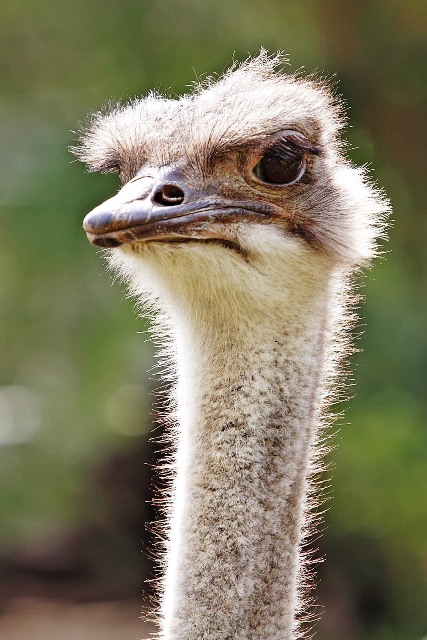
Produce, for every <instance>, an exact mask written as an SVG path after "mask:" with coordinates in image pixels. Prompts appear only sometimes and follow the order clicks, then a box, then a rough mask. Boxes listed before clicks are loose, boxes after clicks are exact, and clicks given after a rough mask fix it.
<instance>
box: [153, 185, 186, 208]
mask: <svg viewBox="0 0 427 640" xmlns="http://www.w3.org/2000/svg"><path fill="white" fill-rule="evenodd" d="M184 195H185V194H184V192H183V190H182V189H180V188H179V187H177V186H176V185H174V184H165V185H163V186H162V187H160V189H158V190H157V191H156V193H155V194H154V198H153V200H154V202H157V204H162V205H164V206H166V207H173V206H176V205H177V204H182V202H184Z"/></svg>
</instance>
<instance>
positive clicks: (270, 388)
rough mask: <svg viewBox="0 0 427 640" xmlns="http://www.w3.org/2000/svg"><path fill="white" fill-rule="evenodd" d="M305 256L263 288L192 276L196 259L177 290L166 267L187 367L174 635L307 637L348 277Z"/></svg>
mask: <svg viewBox="0 0 427 640" xmlns="http://www.w3.org/2000/svg"><path fill="white" fill-rule="evenodd" d="M299 264H300V265H301V266H300V269H301V273H299V274H298V273H295V266H294V265H293V266H294V268H293V270H292V277H291V276H290V275H289V273H287V272H286V271H285V272H283V271H282V275H281V277H280V280H276V282H272V278H273V273H276V272H277V266H278V265H273V266H272V270H271V273H270V274H269V275H270V276H271V277H270V279H269V280H267V279H264V285H265V286H264V288H263V290H262V287H261V286H260V285H257V286H255V283H254V282H252V283H251V286H249V287H244V286H242V285H241V287H243V288H242V291H241V292H239V289H238V288H237V289H236V281H233V282H231V284H230V286H228V284H227V282H224V281H223V280H220V279H217V280H215V281H214V282H213V281H212V278H211V279H209V281H205V283H204V286H203V287H201V286H200V281H198V282H197V283H195V282H194V281H193V282H191V283H190V282H189V276H188V270H187V271H186V270H185V266H184V267H183V273H186V276H185V277H184V276H183V277H180V273H179V268H178V270H176V271H175V278H174V282H173V286H172V285H170V282H169V280H168V279H167V278H166V279H165V278H164V277H163V275H162V274H161V270H159V268H158V263H156V265H155V267H156V268H155V269H154V273H155V276H153V281H155V285H154V284H152V285H151V288H152V289H155V290H156V295H157V296H159V297H160V298H161V300H162V303H163V307H164V308H165V307H166V310H167V314H168V316H169V319H170V326H171V330H172V332H173V345H174V348H173V351H174V355H175V360H176V366H177V384H176V411H177V422H176V427H175V433H174V442H173V446H174V449H175V450H176V455H175V477H174V482H173V487H172V490H171V503H170V512H169V516H168V530H167V543H166V546H167V551H166V571H165V576H164V581H163V590H162V598H161V626H162V631H161V637H162V638H163V639H164V640H182V639H183V638H185V640H202V639H203V640H232V639H233V640H261V638H265V637H268V638H269V639H270V640H290V639H291V638H295V637H297V635H298V631H297V626H298V623H297V621H296V612H297V611H298V610H299V609H301V602H300V583H301V566H300V564H301V563H300V545H301V539H302V532H303V530H304V522H305V517H304V513H305V510H306V500H307V488H308V475H309V472H310V467H311V465H312V461H313V450H314V445H315V443H316V440H317V435H318V434H317V432H318V425H319V422H320V413H321V405H322V404H323V399H324V395H325V378H326V377H327V376H328V370H329V369H330V364H331V363H330V362H329V361H328V357H327V355H326V354H327V353H329V352H330V349H329V347H330V342H331V339H332V338H331V336H332V334H333V330H332V328H331V324H332V322H334V321H333V320H332V315H333V313H332V311H333V310H334V313H335V311H336V307H335V306H334V307H332V304H333V298H334V295H333V291H332V290H334V291H335V290H336V286H335V285H336V281H337V280H336V277H334V276H333V275H332V269H331V268H330V266H327V265H326V263H325V264H320V265H319V264H318V265H317V268H316V269H313V265H312V264H311V265H310V264H309V261H307V260H305V261H304V260H302V261H299ZM258 266H259V265H258ZM281 266H282V267H283V266H284V265H281ZM285 266H286V265H285ZM146 267H147V272H146V273H148V272H149V270H150V269H149V268H150V257H148V258H147V257H146ZM193 271H194V270H193ZM267 271H268V269H267ZM260 272H262V269H261V267H259V269H258V271H257V273H258V274H259V273H260ZM159 273H160V276H159ZM313 274H314V275H313ZM263 275H265V274H263ZM257 277H258V276H257ZM195 278H196V279H197V278H199V280H200V277H199V276H197V277H196V276H195ZM273 279H274V278H273ZM190 280H191V278H190ZM237 280H238V281H239V282H241V280H240V278H238V279H237ZM267 283H268V284H267ZM334 283H335V285H334ZM296 284H297V285H298V286H295V285H296ZM269 285H271V287H270V288H269ZM145 286H146V285H145ZM254 289H255V291H256V293H257V295H252V294H251V293H249V292H252V291H253V290H254ZM261 290H262V292H261ZM194 291H197V292H198V293H197V295H195V294H194ZM165 301H166V303H165ZM184 301H185V304H184Z"/></svg>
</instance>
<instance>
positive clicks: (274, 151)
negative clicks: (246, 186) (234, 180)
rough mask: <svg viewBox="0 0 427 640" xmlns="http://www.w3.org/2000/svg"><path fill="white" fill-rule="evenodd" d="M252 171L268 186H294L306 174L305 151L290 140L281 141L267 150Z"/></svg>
mask: <svg viewBox="0 0 427 640" xmlns="http://www.w3.org/2000/svg"><path fill="white" fill-rule="evenodd" d="M252 171H253V174H254V176H255V177H256V178H258V180H261V181H262V182H265V183H267V184H277V185H287V184H293V183H294V182H297V180H299V179H300V178H301V177H302V175H303V174H304V171H305V154H304V151H303V149H300V148H299V147H297V145H295V144H294V143H293V142H291V141H290V140H284V141H281V142H279V143H278V144H276V145H275V146H274V147H270V149H267V151H266V152H265V153H264V155H263V157H262V158H261V160H260V161H259V162H258V164H257V165H256V166H255V167H254V168H253V170H252Z"/></svg>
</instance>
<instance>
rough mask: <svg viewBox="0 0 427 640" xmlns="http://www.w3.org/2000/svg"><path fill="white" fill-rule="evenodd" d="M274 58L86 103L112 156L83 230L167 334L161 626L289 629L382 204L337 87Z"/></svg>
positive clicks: (282, 634) (101, 161)
mask: <svg viewBox="0 0 427 640" xmlns="http://www.w3.org/2000/svg"><path fill="white" fill-rule="evenodd" d="M280 61H281V60H280V56H269V55H268V54H267V53H266V52H265V51H262V52H261V53H260V55H258V56H257V57H255V58H250V59H248V60H246V61H245V62H244V63H242V64H240V65H233V67H232V68H230V69H229V70H228V71H227V72H226V73H225V74H224V75H223V76H222V77H220V78H219V79H217V80H215V79H212V78H208V79H207V80H206V81H205V82H203V83H202V84H200V85H197V86H196V87H195V88H194V90H193V92H192V93H190V94H188V95H184V96H182V97H180V98H179V99H169V98H165V97H163V96H161V95H157V94H149V95H148V96H147V97H145V98H142V99H136V100H133V101H131V102H129V103H127V104H125V105H116V106H113V107H110V108H109V110H107V111H106V112H105V111H104V112H99V113H96V114H94V115H93V116H92V117H91V118H90V121H89V124H88V126H87V128H86V129H85V131H84V133H83V134H82V139H81V144H80V146H79V147H78V148H77V149H75V153H76V154H77V155H78V157H79V158H80V159H82V160H83V161H84V162H86V164H87V166H88V168H89V170H90V171H103V172H109V171H117V172H119V174H120V178H121V181H122V184H123V186H122V188H121V190H120V191H119V192H118V193H117V194H116V195H114V196H113V197H112V198H110V199H109V200H107V201H106V202H105V203H103V204H101V205H100V206H98V207H96V208H95V209H94V210H93V211H91V212H90V213H89V214H88V215H87V216H86V218H85V220H84V229H85V231H86V234H87V236H88V238H89V240H90V242H92V243H93V244H94V245H96V246H98V247H104V248H106V249H107V251H106V254H107V258H108V261H109V263H110V265H111V267H112V268H113V269H114V270H116V271H118V272H119V273H120V275H121V276H122V277H123V278H124V279H125V281H127V283H128V284H129V286H130V288H131V291H132V293H133V294H135V295H136V296H138V297H139V299H141V300H143V301H144V302H145V303H147V302H148V304H149V305H150V308H151V309H153V308H154V309H155V310H156V316H155V318H156V323H157V325H158V327H159V328H160V332H161V333H162V335H164V334H165V333H166V334H167V335H169V336H170V339H169V341H168V342H167V346H166V350H167V351H166V354H167V358H168V361H169V365H168V366H169V369H170V373H172V376H173V378H174V380H175V386H174V391H173V393H172V415H173V420H171V423H172V426H171V428H170V438H171V442H172V446H173V456H172V458H173V460H172V465H171V466H172V476H173V479H172V482H171V487H170V492H169V495H168V506H167V517H166V527H165V531H164V538H165V540H164V546H165V551H164V553H163V554H162V561H163V564H164V570H163V577H162V579H161V587H160V596H159V600H160V603H159V611H160V613H159V621H160V628H161V631H160V637H161V638H162V639H164V640H202V639H203V640H231V639H233V640H261V638H269V640H279V639H280V640H290V639H293V638H297V637H301V635H302V633H303V631H302V624H301V620H302V619H304V615H305V613H306V612H307V610H308V608H309V605H308V600H307V598H306V597H305V596H304V594H305V593H306V588H305V587H304V585H305V583H306V582H307V580H306V574H307V570H306V564H307V563H304V557H305V555H306V554H305V552H303V551H302V550H301V549H302V544H303V541H304V540H305V538H306V535H307V531H308V530H309V529H310V527H309V526H308V523H309V521H310V519H311V518H310V505H311V501H310V499H309V496H310V495H311V493H312V490H313V482H311V481H310V479H311V478H312V477H313V474H314V473H315V472H316V470H318V469H319V464H320V463H319V460H320V454H321V453H322V449H323V448H324V447H323V445H322V437H321V434H322V428H323V427H324V425H325V424H326V423H327V422H328V417H327V412H326V409H327V407H328V405H329V404H330V401H331V398H334V397H336V390H337V389H339V388H340V384H339V379H340V375H339V371H340V370H341V369H342V366H340V363H341V361H342V358H343V356H345V355H346V354H347V353H348V352H349V349H350V346H349V338H348V327H349V325H350V324H351V322H352V318H353V315H354V314H353V312H352V308H353V306H354V304H353V303H354V300H355V295H354V278H353V275H354V274H355V273H356V272H358V271H359V270H360V269H361V268H362V267H364V266H366V265H367V264H368V263H369V262H370V260H371V258H372V257H373V256H374V255H375V254H376V253H377V246H376V244H377V239H378V237H379V236H381V235H382V234H383V233H384V228H385V214H386V212H387V210H388V205H387V202H386V201H385V198H384V197H383V195H382V194H381V193H380V192H379V191H378V190H377V189H376V188H375V187H374V186H373V185H372V184H370V183H369V182H368V180H367V178H366V175H365V172H364V171H363V170H361V169H358V168H355V167H354V166H352V165H351V164H350V163H349V162H348V161H347V160H346V159H345V158H344V156H343V149H342V147H343V145H342V143H341V142H340V141H339V139H338V133H339V130H340V129H341V128H342V126H343V122H344V117H343V113H342V106H341V104H340V102H339V101H338V100H337V99H336V98H335V97H333V95H332V94H331V92H330V90H329V89H328V87H327V86H325V85H324V83H322V82H320V81H318V80H315V79H313V78H309V79H304V78H301V77H299V76H296V75H291V74H289V75H286V74H283V73H282V72H281V71H280V69H279V70H278V69H277V66H278V64H279V63H280ZM170 362H172V364H170Z"/></svg>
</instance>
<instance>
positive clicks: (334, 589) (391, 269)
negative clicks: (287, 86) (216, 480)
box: [0, 0, 427, 640]
mask: <svg viewBox="0 0 427 640" xmlns="http://www.w3.org/2000/svg"><path fill="white" fill-rule="evenodd" d="M260 46H264V47H267V48H268V49H270V50H271V51H276V50H279V49H280V50H284V51H285V52H287V53H289V55H290V69H291V70H293V69H298V68H301V67H304V68H305V69H307V70H308V71H311V70H313V69H315V70H318V71H319V72H320V73H322V75H326V76H328V77H331V78H332V79H333V80H334V81H335V80H337V90H338V92H339V93H342V94H343V95H344V96H345V99H346V101H347V102H348V104H349V105H351V110H350V112H349V115H350V120H351V125H352V126H351V128H348V130H347V132H346V136H347V138H348V139H349V142H350V156H351V157H352V158H353V159H354V160H355V161H356V162H358V163H361V164H363V163H368V164H369V165H372V167H374V168H375V173H374V176H375V178H376V179H377V180H378V182H379V184H381V185H382V186H384V188H385V190H386V192H387V193H388V195H389V197H390V198H391V200H392V203H393V206H394V220H395V225H394V227H393V228H392V229H391V233H390V242H389V244H388V245H387V247H386V250H387V251H390V250H391V253H389V254H388V255H387V260H385V261H380V262H379V263H377V265H376V266H375V268H374V270H373V271H371V272H369V273H368V275H367V278H366V290H365V292H366V303H365V304H364V305H363V311H362V314H363V321H362V322H361V329H362V330H363V334H362V336H361V338H360V341H359V345H360V346H361V347H362V348H363V353H360V354H358V355H357V357H356V358H355V363H354V372H355V379H356V383H357V396H356V397H355V398H354V399H353V400H352V402H351V403H350V405H349V408H348V410H347V413H346V419H345V422H346V423H347V421H348V422H350V423H351V427H350V426H347V424H345V425H342V427H341V431H340V434H339V436H338V438H337V442H338V443H339V447H338V448H337V449H336V451H334V453H333V459H334V461H335V467H336V468H335V472H334V480H333V494H334V500H333V501H332V502H331V503H330V511H329V513H328V515H327V525H328V528H327V530H326V532H325V534H324V541H323V542H322V543H321V544H322V545H324V546H325V548H326V549H327V555H328V562H327V563H326V564H325V568H324V569H322V585H321V589H320V594H321V599H322V602H325V603H326V605H327V609H326V614H325V616H324V620H323V622H322V625H321V626H319V638H321V637H325V638H328V639H329V640H333V639H335V638H336V639H338V638H343V637H346V638H349V639H350V638H352V639H354V640H382V639H385V638H387V640H412V639H414V640H417V639H418V640H421V638H422V637H423V636H424V635H426V634H427V542H426V540H427V537H426V532H427V455H426V451H427V432H426V427H425V425H426V415H427V395H426V393H425V384H426V383H425V379H426V370H427V342H426V340H425V318H426V313H427V295H426V293H427V292H426V273H427V271H426V267H427V252H426V251H425V249H424V245H425V237H426V232H427V217H426V216H425V215H424V212H425V209H426V203H427V189H426V187H427V180H426V178H425V174H426V168H427V166H426V156H425V148H426V142H427V140H426V138H427V127H426V118H425V103H426V97H427V5H426V4H425V2H423V0H407V1H406V2H405V3H397V2H390V1H389V0H359V1H358V2H349V1H343V0H323V2H318V1H316V0H298V1H297V0H289V1H286V2H283V0H264V2H263V3H259V2H254V1H253V0H235V1H234V2H232V3H226V2H224V1H223V0H217V1H216V2H212V3H209V2H200V1H196V0H178V1H177V2H168V1H166V0H122V2H120V3H119V2H113V0H103V1H102V2H101V1H95V0H94V1H92V2H83V1H82V0H74V2H72V3H69V2H64V1H63V0H56V1H53V0H44V1H43V2H41V1H40V0H39V1H37V0H25V1H24V0H15V1H14V2H13V3H11V2H1V3H0V87H1V95H0V132H1V135H0V140H1V144H2V147H3V148H2V153H1V155H0V207H1V215H2V223H1V229H2V248H1V251H0V268H1V271H2V274H3V276H2V278H1V281H0V301H1V305H0V314H1V324H0V342H1V348H2V358H1V362H0V384H1V385H2V386H1V387H0V443H1V444H2V446H1V448H0V458H1V465H0V502H1V520H2V526H1V528H0V541H1V545H2V548H3V549H4V550H6V551H7V553H8V554H9V556H11V555H12V556H13V555H14V554H15V556H16V555H19V552H20V550H21V549H22V548H24V547H25V546H26V545H28V541H29V540H32V541H33V544H36V543H37V541H38V540H40V541H42V540H43V539H45V537H46V534H47V532H49V531H50V532H51V531H52V530H56V529H57V528H65V529H70V530H72V529H73V528H78V527H89V528H90V527H91V526H94V524H96V523H97V524H98V526H99V527H100V526H101V524H102V522H104V520H105V517H106V516H105V491H104V490H103V489H102V486H101V485H102V483H101V484H100V483H99V482H98V483H97V482H95V481H94V480H93V478H94V476H96V473H97V471H96V470H99V469H103V468H104V469H105V468H108V463H107V462H106V461H108V460H110V461H111V460H112V459H113V460H114V459H115V458H114V456H117V455H118V454H117V452H123V451H127V450H130V451H131V450H133V449H134V450H140V449H142V450H144V447H145V450H146V451H148V449H147V447H148V445H145V444H144V443H146V442H147V439H148V437H149V434H150V430H151V428H152V427H151V420H152V410H151V409H150V405H151V396H150V391H151V389H152V387H153V386H155V382H153V381H152V380H151V379H150V378H149V376H148V375H147V373H146V371H147V369H149V368H150V367H151V366H152V363H153V361H152V347H151V345H150V343H149V342H147V340H146V339H145V337H144V336H141V335H139V332H141V331H144V330H145V329H146V328H147V324H146V321H145V320H144V319H139V320H138V319H137V317H136V314H135V313H134V311H133V306H132V302H130V301H128V300H126V299H123V298H124V292H123V290H122V288H121V287H120V285H118V284H115V285H114V286H113V287H111V282H110V279H109V276H108V275H107V274H106V273H105V270H104V265H103V264H102V261H101V260H100V258H99V255H96V252H95V251H94V250H93V247H90V246H89V244H88V243H87V241H86V239H85V237H84V234H83V233H82V231H81V220H82V217H83V215H84V214H85V212H86V211H88V210H90V209H91V208H92V207H93V206H94V205H95V204H96V203H98V202H101V201H102V199H103V198H104V197H106V196H107V195H108V194H110V193H111V192H112V191H114V189H115V188H116V186H117V184H116V179H115V177H114V176H113V177H112V176H88V175H86V174H85V173H84V171H83V168H82V167H81V166H79V165H78V164H77V163H73V161H72V159H71V157H70V155H69V154H68V152H67V147H68V146H69V145H70V144H72V143H73V141H74V139H75V134H73V133H72V131H73V130H76V128H77V127H78V126H79V124H78V123H79V122H80V121H82V120H83V119H84V118H85V115H86V113H87V112H88V111H90V110H93V109H96V108H98V107H99V106H101V105H102V104H103V103H105V102H106V101H107V100H109V99H113V100H117V99H121V98H122V99H125V98H127V97H129V96H134V95H140V94H143V93H144V92H146V91H148V90H149V89H151V88H153V87H155V88H158V89H160V90H167V91H171V92H172V93H179V92H182V91H185V90H186V87H187V86H188V85H189V84H190V83H192V82H193V81H194V80H195V79H196V78H198V77H200V76H201V75H204V74H206V73H214V72H220V71H221V70H223V69H224V68H226V66H227V64H228V63H229V62H230V60H231V59H232V58H233V57H234V58H236V59H243V58H245V57H246V56H247V55H248V53H256V52H257V51H258V50H259V48H260ZM365 325H366V328H365ZM150 451H151V450H150ZM150 455H151V453H150ZM149 457H150V456H149V455H148V454H147V458H146V459H147V460H148V459H149ZM143 459H144V455H143V454H142V455H141V465H142V464H143V462H142V460H143ZM125 466H126V465H125ZM91 478H92V480H91ZM107 485H108V483H107ZM108 487H109V488H108V492H111V491H110V490H112V489H111V486H110V485H108ZM115 513H116V515H117V514H119V515H120V512H119V511H116V512H115ZM100 523H101V524H100ZM329 524H330V527H329ZM118 531H119V530H118ZM120 531H121V530H120ZM123 537H124V534H123V535H122V534H121V535H120V536H119V535H116V538H114V536H112V537H111V540H113V538H114V540H113V542H111V540H110V542H109V543H108V541H107V542H105V543H104V544H105V549H104V551H105V554H104V556H105V557H101V556H102V553H101V552H99V551H98V557H97V558H96V559H95V560H93V563H94V564H96V563H98V564H100V565H102V563H103V562H104V564H105V565H106V566H108V567H110V566H111V563H109V560H108V558H110V560H111V556H112V555H114V553H118V555H119V556H120V553H119V551H117V544H118V543H117V539H118V538H123ZM114 545H116V546H114ZM119 546H120V545H119ZM102 548H104V547H102ZM6 551H5V552H4V553H6ZM95 555H96V554H95ZM125 555H126V554H125ZM120 557H122V556H120ZM126 557H127V556H126ZM122 562H125V560H123V559H122ZM128 562H129V563H131V560H130V558H129V559H128ZM328 567H329V568H328ZM109 570H110V569H109ZM122 570H123V569H122ZM98 571H99V573H100V575H104V577H105V575H108V572H107V570H106V569H105V568H104V569H103V568H102V567H98ZM103 572H104V573H103ZM110 580H111V578H110ZM340 603H341V604H340ZM322 634H323V635H322Z"/></svg>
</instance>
